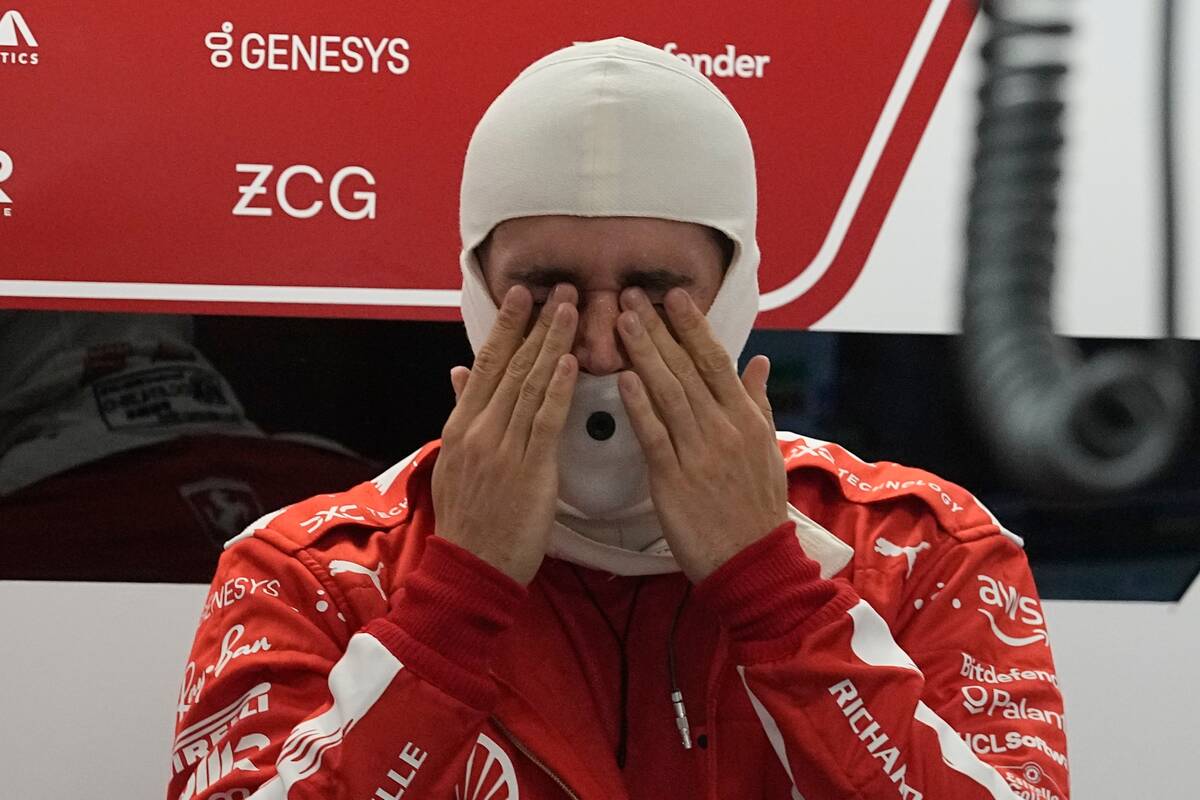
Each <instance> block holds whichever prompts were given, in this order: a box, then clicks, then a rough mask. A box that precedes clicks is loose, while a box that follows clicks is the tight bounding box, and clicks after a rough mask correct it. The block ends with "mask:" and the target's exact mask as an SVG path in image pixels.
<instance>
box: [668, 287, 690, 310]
mask: <svg viewBox="0 0 1200 800" xmlns="http://www.w3.org/2000/svg"><path fill="white" fill-rule="evenodd" d="M687 307H688V293H687V292H685V291H684V290H683V289H672V290H671V291H669V292H667V308H669V309H670V310H671V311H683V310H685V309H686V308H687Z"/></svg>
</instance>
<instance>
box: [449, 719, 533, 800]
mask: <svg viewBox="0 0 1200 800" xmlns="http://www.w3.org/2000/svg"><path fill="white" fill-rule="evenodd" d="M520 797H521V790H520V789H518V788H517V771H516V769H514V768H513V763H512V759H511V758H509V757H508V753H506V752H504V748H502V747H501V746H500V745H498V744H496V742H495V740H493V739H492V738H491V737H490V736H488V735H487V734H486V733H481V734H479V738H478V739H477V740H476V742H475V747H474V748H473V749H472V750H471V755H470V756H469V757H468V758H467V770H466V773H465V774H464V775H463V779H462V781H460V782H459V784H458V785H457V786H455V787H454V800H520Z"/></svg>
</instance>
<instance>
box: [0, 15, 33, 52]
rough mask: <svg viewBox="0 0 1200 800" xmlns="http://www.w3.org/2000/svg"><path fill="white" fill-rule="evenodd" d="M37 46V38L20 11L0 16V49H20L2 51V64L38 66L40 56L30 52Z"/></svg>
mask: <svg viewBox="0 0 1200 800" xmlns="http://www.w3.org/2000/svg"><path fill="white" fill-rule="evenodd" d="M37 46H38V41H37V38H36V37H35V36H34V35H33V31H32V30H30V28H29V23H27V22H26V21H25V17H23V16H21V12H20V11H17V10H16V9H10V10H9V11H5V12H4V14H3V15H2V16H0V47H5V48H7V47H15V48H19V49H18V50H17V51H16V52H12V51H9V50H0V64H25V65H33V64H36V63H38V54H37V53H31V52H29V50H30V49H32V48H35V47H37Z"/></svg>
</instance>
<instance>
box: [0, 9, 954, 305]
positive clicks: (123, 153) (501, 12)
mask: <svg viewBox="0 0 1200 800" xmlns="http://www.w3.org/2000/svg"><path fill="white" fill-rule="evenodd" d="M944 5H945V0H935V1H934V2H933V3H932V4H931V2H929V0H896V1H895V2H888V3H883V2H871V3H829V2H826V1H822V2H817V0H804V1H803V2H792V3H766V2H759V3H747V4H742V5H738V6H736V7H735V6H733V5H731V4H729V3H727V2H716V1H714V0H703V1H700V2H689V3H676V2H661V1H660V2H628V1H627V0H616V1H615V2H609V3H606V4H604V5H603V6H590V7H586V8H580V7H576V6H572V5H567V4H562V5H549V4H545V3H541V2H530V1H529V0H519V1H516V2H509V3H506V4H478V3H462V2H445V3H436V4H435V3H429V4H424V6H423V7H422V6H414V5H411V4H410V5H404V4H392V3H389V4H380V3H366V2H343V3H337V4H328V3H316V2H310V1H309V0H304V1H303V2H295V1H294V0H293V2H278V0H271V1H270V2H263V1H261V0H260V1H259V2H254V3H249V2H223V3H215V2H197V3H188V4H166V5H156V6H147V5H145V4H142V3H133V2H110V3H105V4H103V5H97V6H86V5H84V6H80V5H75V4H51V3H24V4H22V5H21V6H20V7H19V9H18V10H19V11H20V13H21V14H22V16H23V18H24V19H25V21H26V23H27V24H28V25H29V27H30V29H31V30H32V32H33V33H34V34H35V36H36V38H37V42H38V45H37V47H36V52H37V53H38V57H39V63H38V64H36V65H14V64H0V91H2V92H3V95H4V97H3V106H4V108H6V109H8V110H9V111H10V113H8V114H6V115H5V117H4V118H3V120H2V121H0V150H3V151H5V152H6V153H7V154H8V155H9V157H10V158H11V159H12V162H13V165H14V168H13V174H12V175H11V176H10V178H9V179H8V180H7V181H5V182H4V184H3V185H2V186H0V188H3V189H4V190H5V191H6V192H7V193H8V194H9V195H10V196H11V197H12V200H13V202H12V204H11V206H10V208H11V216H8V217H4V216H0V280H7V281H101V282H108V283H126V282H133V283H169V284H221V285H251V286H316V287H323V286H328V287H362V288H380V289H439V290H445V289H456V288H457V287H458V283H459V279H458V267H457V252H458V247H459V242H458V219H457V204H458V181H459V176H460V170H461V167H462V159H463V155H464V153H465V151H466V145H467V142H468V140H469V138H470V134H471V130H472V128H473V126H474V124H475V122H476V121H477V120H478V119H479V117H480V115H481V114H482V113H483V111H484V109H485V108H486V107H487V105H488V103H489V102H490V101H491V99H492V98H493V97H495V95H496V94H498V93H499V92H500V90H501V89H503V88H504V86H506V85H507V84H508V83H509V82H510V81H511V80H512V78H513V77H514V76H515V75H516V74H517V73H518V72H519V71H520V70H521V69H522V68H523V67H524V66H526V65H527V64H529V63H530V62H532V61H533V60H535V59H536V58H538V57H540V56H541V55H543V54H545V53H547V52H549V51H551V50H554V49H556V48H558V47H561V46H563V45H565V44H567V43H569V42H571V41H575V40H589V39H597V38H604V37H608V36H614V35H625V36H630V37H632V38H636V39H640V40H643V41H646V42H648V43H651V44H654V45H655V46H663V45H664V44H665V43H667V42H676V43H678V51H679V52H683V53H710V54H720V53H722V52H724V50H725V47H726V45H727V44H732V45H733V46H734V47H735V48H736V51H737V53H738V54H749V55H766V56H769V57H770V61H769V63H767V64H766V65H765V67H764V70H763V75H762V77H761V78H739V77H719V76H717V77H714V81H715V82H716V83H717V85H718V86H720V88H721V89H722V90H723V91H725V92H726V94H727V95H728V96H729V98H730V99H731V100H732V102H733V103H734V105H735V106H736V107H737V108H738V109H739V111H740V112H741V114H742V116H743V117H744V119H745V121H746V124H747V127H748V128H749V130H750V132H751V137H752V139H753V141H754V143H755V151H756V155H757V160H758V170H759V192H760V218H759V243H760V246H761V249H762V252H763V263H762V271H761V278H760V280H761V284H762V288H763V290H764V292H765V291H768V290H771V289H775V288H778V287H779V286H782V285H784V284H785V283H786V282H787V281H788V280H790V279H791V278H793V277H795V276H796V275H797V274H798V273H799V272H801V271H802V270H803V269H805V267H806V265H808V264H809V262H810V261H811V260H812V259H813V257H814V256H815V254H816V253H817V251H818V250H819V248H820V247H821V243H822V242H823V241H824V239H825V237H826V235H827V233H828V231H829V229H830V225H831V223H832V221H833V218H834V215H835V213H836V212H837V209H838V207H839V205H840V204H841V203H842V202H843V198H844V196H845V194H846V190H847V187H848V185H849V183H850V180H851V176H852V175H853V174H854V172H855V169H856V168H857V167H858V165H859V161H860V160H861V158H862V154H863V151H864V148H865V147H866V144H867V141H868V140H869V138H870V137H871V134H872V131H873V130H874V129H875V127H876V123H877V121H878V120H879V117H880V112H881V110H882V109H883V107H884V104H885V102H886V101H887V98H888V96H889V94H890V93H891V92H892V91H893V86H894V85H895V83H896V78H897V74H898V73H899V71H900V68H901V65H902V64H903V63H904V60H905V57H906V56H907V55H908V53H909V50H910V48H911V46H912V43H913V40H914V37H915V35H916V32H917V30H918V28H919V26H920V25H921V24H922V21H923V20H924V19H925V18H926V15H927V14H928V13H934V12H936V13H940V7H944ZM931 9H933V12H931ZM973 15H974V7H973V4H972V3H970V2H968V1H967V0H951V2H950V8H949V11H948V12H947V13H946V14H945V17H944V19H942V21H941V24H940V27H939V29H938V32H937V35H936V36H935V37H934V40H933V43H932V46H931V47H930V48H929V50H928V53H927V55H926V57H925V60H924V64H923V67H922V69H921V71H920V73H919V75H918V78H917V80H916V83H915V84H914V85H913V88H912V91H911V92H910V93H909V95H908V98H907V102H906V103H905V104H904V106H903V110H902V111H901V113H900V116H899V118H898V120H897V122H896V125H895V127H894V129H893V131H892V135H891V138H890V140H889V141H888V144H887V146H886V148H885V150H884V153H883V156H882V158H881V159H880V162H879V164H878V168H877V169H876V170H875V172H874V175H873V177H872V180H871V181H870V183H869V184H868V187H867V190H866V193H865V194H864V196H863V199H862V202H861V204H860V205H859V207H858V212H857V214H856V216H855V217H854V220H853V222H852V224H851V226H850V230H849V232H848V235H847V237H846V239H845V241H844V242H843V243H842V246H841V247H840V249H839V251H838V254H837V256H836V258H835V259H834V261H833V263H832V264H831V265H830V267H829V269H828V270H827V271H826V272H825V273H824V275H823V276H822V278H821V279H820V280H819V281H817V283H816V284H815V285H814V286H813V287H812V288H811V289H810V290H809V291H808V292H806V293H804V294H803V295H801V296H800V297H798V298H797V299H796V300H795V301H793V302H791V303H789V304H788V305H786V306H784V307H782V308H779V309H777V310H774V311H770V312H766V313H764V314H763V316H762V317H761V318H760V324H762V325H766V326H770V327H805V326H807V325H809V324H811V323H813V322H815V321H816V320H817V319H819V318H820V317H821V316H822V315H824V314H825V313H827V312H828V310H829V309H830V308H832V307H833V306H834V305H836V303H837V302H838V300H840V299H841V297H842V296H844V294H845V293H846V291H848V289H849V287H850V286H851V285H852V284H853V282H854V279H855V278H856V277H857V275H858V273H859V272H860V271H861V269H862V266H863V264H864V263H865V259H866V256H867V254H868V253H869V252H870V249H871V246H872V244H873V242H874V239H875V236H876V234H877V233H878V230H879V227H880V225H881V224H882V221H883V219H884V217H885V216H886V213H887V209H888V207H889V205H890V203H891V200H892V197H893V196H894V194H895V191H896V189H897V188H898V186H899V183H900V180H901V178H902V177H903V174H904V171H905V169H906V167H907V165H908V162H909V159H910V158H911V155H912V152H913V150H914V149H915V147H916V144H917V142H918V141H919V139H920V136H921V133H922V131H923V130H924V126H925V124H926V122H927V121H928V118H929V115H930V114H931V113H932V109H933V107H934V105H935V104H936V101H937V98H938V96H939V94H940V92H941V88H942V86H943V84H944V82H945V79H946V77H947V75H948V74H949V71H950V69H951V67H952V66H953V64H954V61H955V60H956V58H957V56H958V53H959V50H960V49H961V45H962V41H963V39H964V38H965V35H966V32H967V30H968V29H969V27H970V24H971V20H972V18H973ZM226 21H228V22H230V23H231V24H232V26H233V30H232V37H233V41H234V45H233V48H232V51H231V53H232V55H233V56H234V58H233V64H232V65H231V66H230V67H228V68H224V69H220V68H217V67H216V66H214V64H213V60H212V58H211V56H212V53H211V51H210V50H209V48H208V47H206V46H205V37H206V35H208V34H212V33H217V32H219V31H220V29H221V25H222V23H223V22H226ZM250 33H258V34H262V35H264V36H265V35H267V34H271V33H280V34H296V35H299V36H302V37H305V38H307V37H308V36H312V35H327V36H340V37H349V36H357V37H369V38H371V39H372V40H374V41H376V42H378V41H379V40H380V39H382V38H384V37H387V38H390V39H395V38H403V39H404V40H405V41H406V42H407V44H408V49H407V51H406V55H407V57H408V59H409V69H408V70H407V71H406V72H405V73H404V74H401V75H395V74H392V73H391V72H389V71H388V70H387V68H386V66H382V65H381V71H380V72H379V73H372V72H370V71H363V72H358V73H346V72H314V71H311V70H309V69H307V68H305V67H303V66H302V68H301V69H300V70H297V71H291V70H287V71H274V70H268V69H265V68H262V69H257V70H254V69H248V68H246V67H245V66H244V65H243V63H242V60H241V58H240V45H241V43H242V41H243V39H244V37H245V36H246V35H247V34H250ZM19 49H21V48H20V47H18V48H12V47H7V48H2V47H0V51H3V50H9V51H13V50H19ZM25 49H26V50H27V51H28V52H34V50H33V49H29V48H25ZM387 61H388V58H387V55H386V53H385V57H384V61H383V64H386V63H387ZM239 163H260V164H269V165H272V166H273V168H274V169H273V172H272V174H271V176H270V177H269V179H268V180H267V181H266V184H265V186H266V188H268V189H269V190H271V191H270V192H269V194H267V195H265V196H260V197H257V198H255V200H254V202H253V205H254V206H258V207H271V208H272V215H271V216H270V217H257V216H238V215H235V214H234V213H233V209H234V206H235V204H236V203H237V202H238V199H239V191H238V187H239V186H240V185H246V184H249V183H250V181H251V179H252V177H253V176H251V175H248V174H239V173H238V172H237V171H236V165H237V164H239ZM296 164H306V165H310V166H312V167H313V168H315V169H316V170H317V171H318V172H319V173H321V175H322V176H323V179H324V184H323V185H321V186H317V185H314V184H313V183H312V181H311V180H310V179H309V178H308V177H306V176H303V175H301V176H298V177H297V178H295V179H294V180H293V181H292V182H291V183H290V185H289V191H288V198H289V200H290V202H291V203H292V205H294V206H296V207H305V206H307V205H308V204H309V203H311V202H313V201H314V200H322V201H323V202H324V204H325V207H324V208H322V209H321V211H320V212H318V213H317V214H315V215H314V216H312V217H311V218H307V219H296V218H293V217H291V216H288V215H287V214H285V213H283V211H282V210H281V209H280V208H279V207H278V204H277V203H276V202H275V199H274V188H275V179H276V178H277V177H278V175H279V173H280V172H281V171H282V170H283V169H285V168H286V167H288V166H291V165H296ZM347 166H360V167H363V168H365V169H366V170H368V171H369V172H370V173H371V175H372V176H373V177H374V179H375V185H374V186H373V187H370V186H365V185H364V183H363V181H362V180H361V179H359V178H356V177H354V178H349V179H348V180H347V181H346V183H345V185H344V186H343V190H342V193H341V195H342V197H343V198H344V199H345V203H346V205H347V207H349V208H350V209H351V210H354V209H356V208H358V207H359V205H360V203H359V202H358V201H356V200H353V199H351V197H350V195H351V192H353V191H355V190H371V191H374V192H375V194H376V216H375V218H374V219H363V220H348V219H344V218H342V217H341V216H339V215H337V214H336V213H334V211H333V209H332V208H331V207H330V201H329V197H328V190H329V181H330V180H331V179H332V177H333V175H334V174H335V173H336V172H337V171H338V170H339V169H341V168H343V167H347ZM6 285H7V286H8V287H9V288H8V290H7V291H8V292H9V293H10V294H11V293H14V292H15V291H16V290H15V288H14V287H16V286H17V285H18V284H13V283H9V284H6ZM5 292H6V290H5V289H4V288H0V295H3V294H5ZM136 297H137V295H136V292H134V291H133V290H131V291H130V293H129V295H128V298H136ZM173 297H174V295H173ZM414 302H419V301H416V300H415V301H414ZM0 305H5V306H9V307H31V306H36V307H55V308H81V307H82V308H107V309H117V308H120V309H124V310H129V309H137V310H152V309H169V310H176V311H193V312H195V311H208V312H220V313H258V314H262V313H286V314H294V313H303V314H306V315H311V314H319V315H328V316H380V317H396V316H403V317H407V318H420V319H429V318H438V319H447V318H453V317H454V316H455V315H456V312H455V311H454V309H452V308H450V309H445V308H443V309H431V308H417V307H413V306H395V305H380V306H374V305H370V304H366V305H355V306H338V305H335V304H323V303H316V304H313V303H304V304H291V305H284V304H270V305H266V304H260V303H245V302H232V303H231V302H226V303H212V302H197V301H195V300H191V301H189V300H188V294H187V291H186V290H184V289H182V288H181V289H180V291H179V294H178V298H177V300H173V301H163V300H154V301H149V300H138V299H117V300H112V299H109V300H99V299H96V300H91V299H83V300H78V299H76V300H68V299H47V298H44V297H43V298H31V297H25V298H19V297H13V296H10V297H5V298H2V299H0Z"/></svg>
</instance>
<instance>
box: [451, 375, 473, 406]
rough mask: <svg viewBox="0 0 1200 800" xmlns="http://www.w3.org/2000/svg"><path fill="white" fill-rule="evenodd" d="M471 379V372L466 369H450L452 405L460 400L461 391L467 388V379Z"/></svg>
mask: <svg viewBox="0 0 1200 800" xmlns="http://www.w3.org/2000/svg"><path fill="white" fill-rule="evenodd" d="M470 377H471V370H469V369H467V368H466V367H451V369H450V387H451V388H452V389H454V403H455V405H457V404H458V401H459V400H460V399H462V393H463V389H466V388H467V379H468V378H470Z"/></svg>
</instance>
